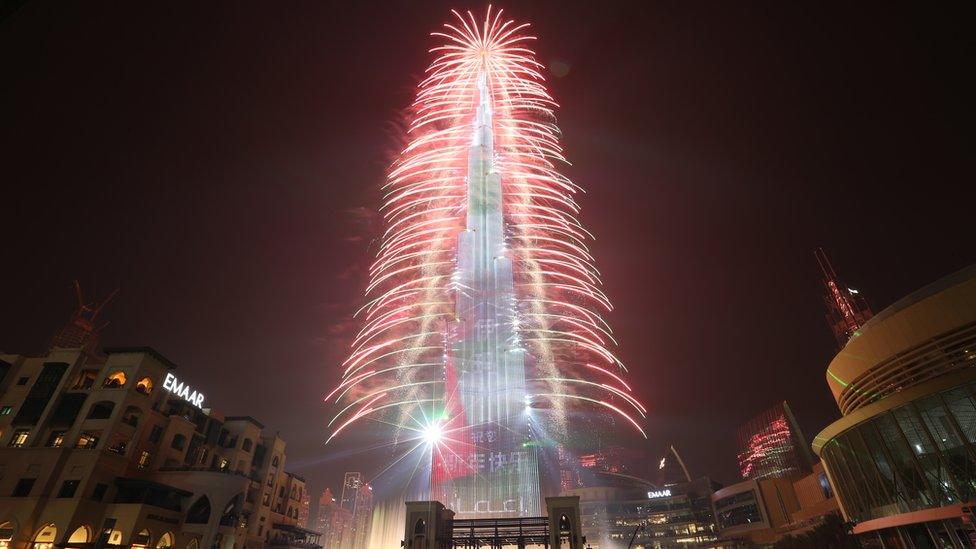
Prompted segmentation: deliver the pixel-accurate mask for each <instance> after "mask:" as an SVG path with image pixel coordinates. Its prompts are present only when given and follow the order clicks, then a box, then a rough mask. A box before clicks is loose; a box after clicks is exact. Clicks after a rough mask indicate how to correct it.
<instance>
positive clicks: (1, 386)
mask: <svg viewBox="0 0 976 549" xmlns="http://www.w3.org/2000/svg"><path fill="white" fill-rule="evenodd" d="M76 320H77V319H76ZM83 339H84V338H82V340H83ZM82 343H84V342H83V341H82ZM175 371H176V365H175V364H173V362H171V361H170V360H168V359H166V358H165V357H164V356H163V355H161V354H160V353H158V352H156V351H155V350H153V349H151V348H148V347H130V348H114V349H106V350H105V354H102V353H96V352H93V351H92V346H91V345H89V344H87V343H86V344H83V345H82V346H81V347H79V348H65V347H57V346H55V347H53V348H52V349H51V350H50V351H49V352H48V353H46V354H44V355H43V356H37V357H29V356H21V355H0V548H7V547H13V548H16V549H20V548H27V547H33V548H37V549H49V548H51V547H53V546H55V545H57V546H61V547H64V546H74V547H81V546H88V545H91V544H97V545H99V546H131V547H136V548H143V547H150V546H151V547H155V548H158V549H163V548H167V547H179V548H181V549H182V548H184V547H187V548H190V549H197V548H199V547H208V548H209V547H213V548H220V549H231V548H234V549H243V548H245V547H247V548H258V547H266V546H301V547H310V546H315V542H316V536H317V535H316V534H315V533H314V532H311V531H308V530H305V529H304V528H302V527H301V526H300V525H299V515H300V512H301V511H300V510H301V507H302V503H301V502H302V499H303V498H304V497H305V492H306V489H305V481H304V480H303V479H302V478H301V477H299V476H297V475H294V474H291V473H287V472H286V471H285V459H286V458H285V441H284V440H282V439H281V438H280V437H278V436H277V435H276V434H274V433H273V432H271V433H269V432H267V431H265V429H264V425H262V424H261V423H260V422H258V421H257V420H255V419H253V418H251V417H248V416H226V417H225V416H223V415H221V414H220V413H219V412H217V411H216V410H214V409H213V408H211V407H210V403H209V402H208V401H207V399H206V397H205V391H203V390H202V389H201V388H199V387H196V386H194V385H193V383H192V381H187V380H186V379H184V377H183V375H182V374H180V375H179V376H177V374H176V373H175Z"/></svg>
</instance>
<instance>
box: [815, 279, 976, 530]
mask: <svg viewBox="0 0 976 549" xmlns="http://www.w3.org/2000/svg"><path fill="white" fill-rule="evenodd" d="M973 366H976V266H972V267H969V268H967V269H964V270H962V271H960V272H957V273H955V274H953V275H950V276H948V277H946V278H944V279H942V280H939V281H938V282H935V283H934V284H931V285H929V286H927V287H925V288H922V289H921V290H919V291H917V292H915V293H913V294H911V295H909V296H907V297H905V298H904V299H902V300H900V301H898V302H896V303H895V304H894V305H892V306H891V307H889V308H887V309H886V310H884V311H882V312H881V313H879V314H878V315H876V316H874V318H872V319H871V320H869V321H868V322H867V323H866V324H865V325H864V326H862V327H861V329H860V330H859V331H858V332H857V333H855V334H854V337H853V338H851V340H850V341H849V342H848V343H847V344H846V346H845V347H844V348H843V349H842V350H841V351H840V353H839V354H838V355H837V356H836V357H835V358H834V359H833V361H832V362H831V363H830V367H829V368H828V370H827V382H828V384H829V386H830V389H831V390H832V391H833V395H834V398H835V399H836V401H837V405H838V407H839V408H840V411H841V414H842V416H843V417H842V418H841V419H839V420H838V421H836V422H834V423H833V424H831V425H830V426H828V427H827V428H826V429H824V430H823V431H822V432H821V433H820V434H819V435H818V436H817V437H816V439H815V440H814V443H813V447H814V451H815V452H816V453H817V454H818V455H819V456H820V457H821V458H822V460H823V462H824V464H825V466H826V469H827V473H828V475H829V476H830V480H831V484H832V485H833V487H834V489H835V492H836V495H837V499H838V500H839V504H840V507H841V509H842V511H843V514H844V517H845V518H846V519H847V520H849V521H851V522H853V523H855V526H854V532H855V533H856V534H858V536H859V537H860V539H861V542H862V545H863V546H865V547H940V548H941V547H972V546H973V541H972V540H974V539H976V530H974V528H973V524H974V518H976V515H974V512H976V368H973Z"/></svg>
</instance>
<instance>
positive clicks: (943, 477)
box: [821, 383, 976, 522]
mask: <svg viewBox="0 0 976 549" xmlns="http://www.w3.org/2000/svg"><path fill="white" fill-rule="evenodd" d="M821 457H822V458H823V460H824V461H825V463H826V465H827V468H828V469H829V470H830V472H831V476H832V480H833V481H834V488H835V490H836V491H837V493H838V495H839V497H840V499H841V501H842V502H843V503H844V507H845V509H846V511H847V513H848V515H849V518H850V519H851V520H854V521H857V522H863V521H866V520H872V519H876V518H881V517H886V516H892V515H896V514H899V513H907V512H912V511H918V510H922V509H927V508H932V507H940V506H943V505H955V504H959V503H964V502H967V501H970V500H971V499H973V498H974V497H976V383H970V384H966V385H961V386H958V387H955V388H952V389H948V390H945V391H942V392H939V393H936V394H933V395H929V396H926V397H923V398H920V399H917V400H915V401H913V402H910V403H908V404H905V405H903V406H900V407H898V408H894V409H892V410H889V411H886V412H883V413H881V414H879V415H877V416H875V417H873V418H871V419H869V420H867V421H865V422H862V423H861V424H859V425H857V426H856V427H853V428H851V429H848V430H847V431H844V432H843V433H841V434H839V435H837V436H836V437H834V438H833V439H831V440H830V441H828V442H827V443H826V444H825V445H824V446H823V448H822V450H821Z"/></svg>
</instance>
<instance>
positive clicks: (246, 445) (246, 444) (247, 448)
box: [241, 438, 254, 452]
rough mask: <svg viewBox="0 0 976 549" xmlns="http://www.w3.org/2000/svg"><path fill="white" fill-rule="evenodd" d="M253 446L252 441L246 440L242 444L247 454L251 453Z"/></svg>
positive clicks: (242, 448)
mask: <svg viewBox="0 0 976 549" xmlns="http://www.w3.org/2000/svg"><path fill="white" fill-rule="evenodd" d="M253 446H254V443H253V442H251V439H249V438H245V439H244V442H242V443H241V450H244V451H245V452H250V451H251V448H252V447H253Z"/></svg>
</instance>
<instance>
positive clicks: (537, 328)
mask: <svg viewBox="0 0 976 549" xmlns="http://www.w3.org/2000/svg"><path fill="white" fill-rule="evenodd" d="M455 16H456V19H455V20H454V21H453V22H451V23H446V24H444V25H443V27H442V30H441V32H434V33H432V36H434V37H436V38H437V39H438V40H439V41H440V42H439V43H438V44H439V45H436V46H435V47H434V48H432V49H431V53H433V54H434V59H433V60H432V62H431V64H430V66H429V67H428V69H427V73H426V76H425V77H424V78H423V79H422V81H421V82H420V83H419V85H418V87H417V94H416V98H415V100H414V102H413V104H412V105H411V107H410V109H409V113H408V116H407V120H406V122H407V124H406V132H405V140H404V143H403V146H402V148H401V149H400V150H399V153H398V155H397V157H396V159H395V160H394V162H393V163H392V165H391V167H390V170H389V172H388V174H387V181H386V183H385V184H384V185H383V192H384V198H383V205H382V206H381V209H380V213H381V214H382V217H383V222H384V226H385V232H384V233H383V235H382V238H381V239H379V245H378V250H377V256H376V260H375V262H374V263H373V264H372V265H371V266H370V282H369V285H368V287H367V289H366V304H365V305H364V306H363V307H362V309H361V310H360V314H361V315H362V317H363V319H364V322H363V327H362V329H361V330H360V331H359V333H358V334H357V335H356V337H355V338H354V341H353V342H352V345H351V346H352V350H351V352H350V354H349V357H348V358H347V359H346V361H345V362H344V363H343V364H342V368H341V380H340V381H339V382H338V384H337V386H335V388H334V389H333V390H332V392H330V393H329V394H328V395H327V396H326V400H328V401H330V402H331V403H333V404H334V405H335V407H336V410H337V413H336V414H335V415H334V417H333V418H332V420H331V421H330V422H329V425H328V427H329V430H330V431H331V434H330V435H329V438H328V440H327V443H328V441H331V440H332V439H333V438H335V437H337V436H338V435H340V433H347V434H349V435H351V436H352V437H353V440H358V441H360V442H361V444H362V445H363V447H365V448H368V449H370V451H372V452H373V453H374V454H375V453H376V450H377V449H383V450H385V451H388V452H389V456H390V459H389V461H388V462H387V463H385V464H384V466H383V467H381V468H380V470H379V471H378V472H376V473H375V474H374V475H373V476H372V477H371V478H370V479H369V480H370V482H371V484H372V485H373V486H374V487H375V488H376V489H377V491H378V492H379V493H380V496H379V497H380V500H383V501H389V502H390V503H389V505H381V506H379V507H378V508H382V509H384V511H383V512H384V513H385V514H386V515H385V516H394V515H395V514H396V513H398V512H399V510H400V509H402V501H403V498H413V499H417V498H420V499H435V500H439V501H441V502H442V503H444V504H445V505H447V506H448V507H449V508H451V509H452V510H454V512H455V513H456V514H457V515H458V516H459V517H461V518H481V517H518V516H538V515H539V514H541V494H542V492H543V491H544V490H543V488H542V486H541V483H540V477H543V478H545V479H546V481H547V482H546V485H547V486H548V485H549V483H548V481H549V480H551V479H553V478H556V477H557V476H558V477H559V478H560V480H561V479H562V476H561V473H562V471H561V470H560V469H559V467H561V466H560V465H559V464H558V463H555V462H554V461H555V460H554V459H553V456H552V453H553V452H552V451H549V450H546V451H542V450H541V449H540V448H543V447H544V448H547V449H556V453H557V454H559V455H562V454H560V452H562V451H563V450H567V451H569V450H572V449H574V448H576V449H582V448H583V447H584V445H586V444H593V440H594V438H596V437H593V436H591V435H592V433H593V432H597V431H598V432H599V434H600V436H602V435H603V434H604V433H610V432H611V431H613V430H614V429H613V428H614V427H616V426H617V425H625V426H631V427H633V430H634V431H636V432H637V433H639V435H640V436H644V431H643V428H642V425H641V420H642V419H643V417H644V415H645V413H646V409H645V408H644V406H643V405H642V404H641V403H640V402H639V401H638V400H637V399H636V398H635V397H634V396H633V393H632V389H631V387H630V386H629V385H628V384H627V381H626V377H627V373H626V372H627V370H626V368H625V367H624V365H623V364H622V363H621V361H620V360H618V359H617V357H616V355H615V354H614V349H615V348H616V341H615V340H614V337H613V335H612V332H611V330H610V326H609V324H608V323H607V322H606V321H605V320H604V318H603V315H604V314H605V313H606V312H608V311H610V310H611V309H612V305H611V303H610V300H609V299H608V298H607V296H606V295H605V294H604V292H603V291H602V289H601V288H602V283H601V281H600V275H599V272H598V271H597V269H596V266H595V260H594V259H593V256H592V255H591V254H590V250H589V249H588V247H587V243H588V242H590V241H591V240H592V236H591V235H590V233H589V232H588V231H587V230H586V229H585V228H584V227H583V225H582V224H581V223H580V221H579V220H578V219H577V215H578V213H579V212H580V207H579V204H578V203H577V202H576V198H575V197H576V196H577V194H578V193H579V192H580V191H581V190H582V189H581V188H580V187H579V186H577V185H576V184H575V183H573V182H572V181H570V180H569V178H567V177H566V176H565V175H564V174H562V173H561V171H560V169H561V166H563V165H565V164H566V162H567V161H566V158H565V157H564V156H563V149H562V147H561V145H560V137H561V135H560V131H559V128H558V127H557V126H556V117H555V110H556V108H557V104H556V102H555V100H554V99H553V98H552V97H551V96H550V95H549V92H548V90H547V89H546V84H545V82H546V79H545V76H544V73H545V69H544V67H543V66H542V64H541V63H539V62H538V61H537V60H536V58H535V54H534V53H533V52H532V50H531V49H529V47H528V46H529V44H530V43H531V41H533V40H534V39H535V37H533V36H531V35H528V34H527V29H528V24H527V23H521V24H519V23H515V22H514V21H511V20H506V19H503V18H502V17H501V11H497V12H495V11H492V10H491V9H490V8H489V10H488V11H487V13H486V14H485V16H484V18H483V19H479V18H476V17H475V16H474V15H473V14H472V13H470V12H467V13H465V14H463V15H462V14H461V13H457V12H455ZM579 425H587V426H588V427H587V432H585V433H580V431H581V430H582V429H580V428H579V427H578V426H579ZM574 426H576V427H575V428H574ZM604 427H605V428H604ZM351 431H353V432H354V433H350V432H351ZM557 457H558V456H557ZM558 459H562V458H561V457H558ZM554 473H555V474H554ZM394 484H396V485H397V488H396V490H394V489H393V487H392V486H393V485H394ZM384 487H387V488H389V489H388V492H389V494H390V495H389V496H384V495H383V491H384V489H385V488H384ZM396 497H398V498H400V500H399V502H400V503H397V502H395V501H394V499H393V498H396ZM376 522H379V523H381V524H384V525H390V526H389V528H388V529H387V530H386V532H387V533H386V534H384V536H383V538H382V539H383V541H382V542H381V543H380V545H382V546H384V547H385V546H392V545H389V543H393V541H392V540H394V539H395V536H397V535H398V534H396V532H397V529H398V528H400V526H397V525H396V524H397V522H396V520H380V521H376ZM397 539H398V538H397ZM371 545H373V544H372V543H371Z"/></svg>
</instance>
